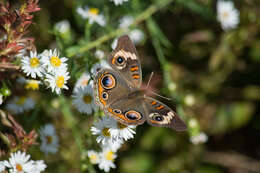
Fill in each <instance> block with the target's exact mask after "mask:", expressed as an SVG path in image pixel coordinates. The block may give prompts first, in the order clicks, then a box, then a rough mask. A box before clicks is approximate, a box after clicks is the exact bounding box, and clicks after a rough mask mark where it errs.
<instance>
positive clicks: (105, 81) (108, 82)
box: [101, 74, 116, 89]
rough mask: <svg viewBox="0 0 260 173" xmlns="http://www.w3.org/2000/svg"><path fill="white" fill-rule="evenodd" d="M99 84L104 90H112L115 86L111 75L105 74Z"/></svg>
mask: <svg viewBox="0 0 260 173" xmlns="http://www.w3.org/2000/svg"><path fill="white" fill-rule="evenodd" d="M101 84H102V86H103V87H104V88H105V89H112V88H114V87H115V85H116V81H115V78H114V76H113V75H111V74H105V75H104V76H103V77H102V79H101Z"/></svg>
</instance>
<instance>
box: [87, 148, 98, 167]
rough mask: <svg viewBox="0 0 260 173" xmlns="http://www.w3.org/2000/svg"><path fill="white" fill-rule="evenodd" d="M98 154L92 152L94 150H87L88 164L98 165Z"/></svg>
mask: <svg viewBox="0 0 260 173" xmlns="http://www.w3.org/2000/svg"><path fill="white" fill-rule="evenodd" d="M99 157H100V156H99V153H98V152H96V151H94V150H89V151H88V158H89V160H90V163H92V164H98V163H99V161H100V159H99Z"/></svg>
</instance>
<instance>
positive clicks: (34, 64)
mask: <svg viewBox="0 0 260 173" xmlns="http://www.w3.org/2000/svg"><path fill="white" fill-rule="evenodd" d="M39 65H40V61H39V59H38V58H36V57H33V58H31V59H30V66H31V67H33V68H36V67H38V66H39Z"/></svg>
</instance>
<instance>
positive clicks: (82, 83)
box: [74, 72, 93, 92]
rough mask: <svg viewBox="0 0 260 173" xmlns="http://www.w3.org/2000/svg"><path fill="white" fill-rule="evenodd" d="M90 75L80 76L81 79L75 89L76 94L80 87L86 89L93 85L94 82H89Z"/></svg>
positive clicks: (83, 74) (85, 73)
mask: <svg viewBox="0 0 260 173" xmlns="http://www.w3.org/2000/svg"><path fill="white" fill-rule="evenodd" d="M90 79H91V78H90V75H89V73H87V72H84V73H82V75H81V76H80V78H79V79H78V80H77V82H76V84H75V87H74V92H76V89H77V88H79V87H85V86H87V85H91V86H92V85H93V81H92V80H91V81H89V80H90Z"/></svg>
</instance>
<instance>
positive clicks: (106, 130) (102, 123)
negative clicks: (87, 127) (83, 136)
mask: <svg viewBox="0 0 260 173" xmlns="http://www.w3.org/2000/svg"><path fill="white" fill-rule="evenodd" d="M111 120H112V119H111V117H108V116H104V117H102V118H101V119H99V120H98V121H96V122H94V124H93V126H92V127H91V131H92V134H93V135H98V136H97V142H98V143H102V145H107V144H108V143H109V142H114V141H113V138H112V136H111V132H110V127H111V126H113V123H112V121H111Z"/></svg>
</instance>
